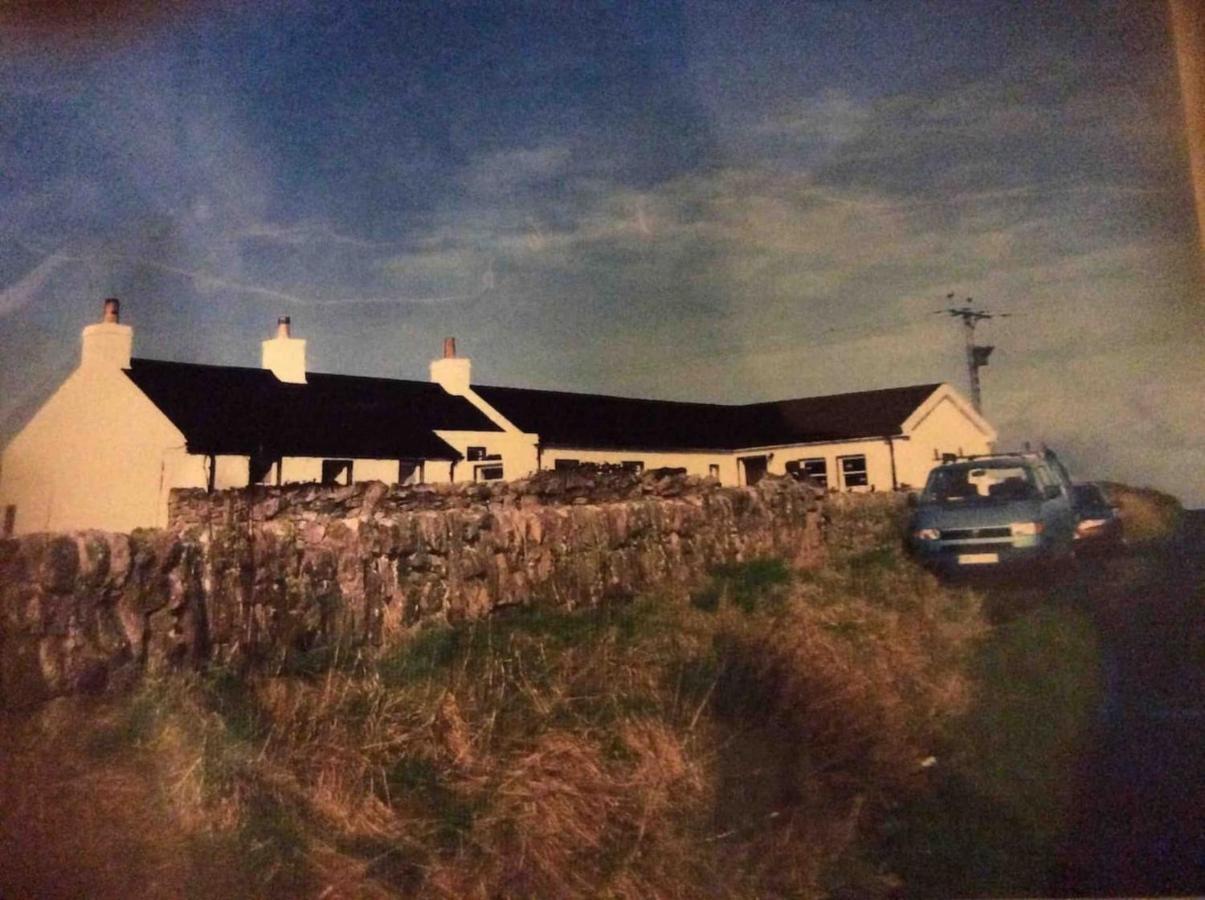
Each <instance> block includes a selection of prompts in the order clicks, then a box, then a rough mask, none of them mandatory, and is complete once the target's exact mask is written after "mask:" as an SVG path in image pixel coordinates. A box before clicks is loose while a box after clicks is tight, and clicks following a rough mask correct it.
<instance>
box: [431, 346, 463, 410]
mask: <svg viewBox="0 0 1205 900" xmlns="http://www.w3.org/2000/svg"><path fill="white" fill-rule="evenodd" d="M471 371H472V361H471V360H469V359H468V358H467V357H463V356H457V355H456V338H454V337H448V338H444V354H443V359H436V360H432V361H431V380H432V381H434V382H435V383H436V384H438V385H439V386H440V387H442V388H443V389H444V390H445V391H447V392H448V393H449V394H457V395H459V396H463V395H465V394H467V393H468V392H469V377H470V375H471Z"/></svg>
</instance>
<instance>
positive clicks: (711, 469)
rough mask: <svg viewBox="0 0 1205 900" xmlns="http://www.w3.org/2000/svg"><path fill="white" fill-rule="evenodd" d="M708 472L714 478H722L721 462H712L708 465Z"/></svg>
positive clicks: (717, 479)
mask: <svg viewBox="0 0 1205 900" xmlns="http://www.w3.org/2000/svg"><path fill="white" fill-rule="evenodd" d="M707 474H708V475H710V476H711V477H712V478H714V479H715V480H716V481H719V480H720V464H719V463H712V464H711V465H709V466H708V467H707Z"/></svg>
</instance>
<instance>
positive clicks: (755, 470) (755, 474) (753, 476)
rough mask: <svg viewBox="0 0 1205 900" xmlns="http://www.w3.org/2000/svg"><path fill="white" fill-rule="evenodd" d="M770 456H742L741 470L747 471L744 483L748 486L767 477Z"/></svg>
mask: <svg viewBox="0 0 1205 900" xmlns="http://www.w3.org/2000/svg"><path fill="white" fill-rule="evenodd" d="M769 461H770V458H769V457H768V456H742V457H740V463H741V470H742V471H743V472H744V473H745V477H744V483H745V485H746V486H748V487H752V486H753V485H755V484H757V483H758V482H759V481H761V480H762V479H763V478H765V477H766V467H767V465H768V464H769Z"/></svg>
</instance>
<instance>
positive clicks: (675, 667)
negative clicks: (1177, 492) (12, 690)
mask: <svg viewBox="0 0 1205 900" xmlns="http://www.w3.org/2000/svg"><path fill="white" fill-rule="evenodd" d="M893 503H894V500H893V498H890V497H885V498H883V500H882V501H881V502H879V503H878V504H871V505H866V506H861V507H855V508H853V509H851V510H850V511H848V513H847V514H844V515H843V516H842V517H841V518H840V519H839V520H837V521H835V522H834V523H833V526H832V527H833V533H832V534H830V540H829V543H828V547H829V559H828V563H827V565H825V566H823V567H821V568H816V569H811V570H807V571H802V572H796V571H793V570H791V569H790V568H789V567H788V566H787V565H786V564H784V563H783V562H782V561H781V560H778V559H774V558H763V559H754V560H749V561H746V562H743V563H739V564H730V565H723V566H718V567H716V568H714V569H713V570H712V571H711V572H710V573H709V574H708V576H707V578H706V580H705V581H704V583H703V584H701V585H699V586H698V588H697V589H696V590H695V591H694V592H693V594H692V595H691V596H690V597H689V599H686V600H679V599H674V598H670V597H661V596H647V597H639V598H636V599H634V600H631V601H614V602H610V603H606V604H603V605H601V606H599V607H597V608H593V609H585V610H580V611H573V612H570V611H564V610H556V609H547V608H533V609H527V608H521V609H512V610H507V611H499V613H498V614H496V615H494V616H492V617H490V618H488V619H484V620H480V621H477V622H472V623H467V624H462V625H457V626H448V625H439V624H432V625H429V626H427V627H423V628H421V629H419V630H417V631H416V632H414V633H413V634H412V635H411V636H410V637H409V639H408V640H407V641H406V642H405V643H404V644H401V645H399V646H396V647H393V648H391V649H389V650H388V651H387V652H384V653H381V654H379V655H377V656H375V657H369V656H365V655H362V654H360V655H357V654H348V653H345V652H337V651H334V650H327V649H326V648H321V647H316V648H306V649H305V650H304V652H302V651H298V653H297V654H295V655H294V657H293V658H291V659H286V660H285V664H284V665H283V666H282V667H281V668H280V669H279V670H277V671H275V672H273V673H272V674H271V675H267V674H258V675H243V674H239V673H233V672H225V671H212V672H209V673H207V674H204V675H198V676H192V677H176V678H169V679H163V680H158V681H148V682H146V683H144V684H143V685H141V686H140V687H139V688H138V689H136V690H135V691H134V692H133V693H131V694H129V695H127V696H124V697H108V698H99V699H98V698H93V699H87V700H85V699H79V700H61V701H55V702H54V703H52V704H50V705H49V706H48V707H47V708H45V709H44V710H42V711H41V712H40V713H39V714H38V715H36V716H32V717H29V718H26V719H23V720H20V721H18V720H12V721H10V722H8V723H6V725H5V726H4V727H3V728H0V752H3V754H4V758H5V763H6V765H5V766H4V767H3V769H2V770H0V826H2V827H0V894H5V895H8V894H12V895H14V896H19V895H30V896H36V895H54V894H60V895H61V894H70V895H79V896H85V895H86V896H94V897H110V896H112V897H118V896H129V895H130V894H131V893H133V892H136V891H141V892H143V893H148V892H149V893H152V894H154V893H155V892H156V891H157V892H158V893H159V894H161V895H165V896H186V897H195V898H199V900H207V898H216V897H240V896H247V897H290V898H292V897H309V896H314V897H317V896H326V897H351V896H355V897H368V898H376V897H395V896H407V897H411V896H413V897H420V898H428V897H429V898H450V897H456V898H460V897H466V898H487V897H488V898H518V897H524V898H526V897H557V898H560V897H566V898H574V897H583V898H584V897H600V896H601V897H641V898H644V897H650V898H679V897H681V898H686V897H697V896H708V897H718V898H728V897H731V898H737V897H741V898H743V897H805V898H806V897H821V896H834V897H859V898H861V897H869V898H875V897H887V896H898V895H900V894H901V893H902V894H904V895H908V896H937V895H941V896H949V895H968V896H970V895H976V894H980V895H982V894H988V893H990V894H1008V893H1017V892H1024V891H1027V890H1030V891H1032V890H1033V889H1034V888H1035V886H1038V888H1039V889H1040V886H1041V884H1042V875H1043V873H1044V872H1045V870H1046V869H1047V867H1048V866H1049V865H1050V864H1051V862H1052V855H1053V853H1054V851H1055V848H1056V847H1057V845H1058V842H1059V839H1060V837H1061V835H1062V834H1063V832H1064V831H1065V828H1066V824H1067V813H1068V802H1069V798H1068V794H1067V791H1068V789H1069V786H1070V778H1069V772H1070V766H1071V762H1072V760H1073V758H1074V756H1075V754H1076V751H1077V750H1078V748H1079V742H1080V741H1082V740H1083V737H1084V735H1085V733H1086V731H1087V728H1088V724H1089V720H1090V716H1091V714H1092V712H1093V711H1094V710H1095V708H1096V705H1097V703H1098V702H1099V696H1098V694H1097V685H1096V659H1097V651H1096V647H1095V643H1094V640H1093V633H1092V630H1091V627H1090V623H1089V622H1088V620H1087V619H1086V618H1085V617H1084V616H1083V615H1082V614H1081V613H1079V612H1076V611H1075V610H1074V609H1071V608H1068V607H1067V606H1064V605H1049V604H1048V605H1042V606H1037V607H1035V608H1031V609H1028V610H1027V611H1025V612H1024V613H1023V614H1018V615H1014V616H1013V617H1011V618H1010V619H1009V620H1008V621H1006V622H1004V623H1002V624H1000V625H997V626H996V627H993V628H989V627H988V625H987V624H986V622H985V620H984V616H983V612H982V609H981V603H980V598H979V597H978V596H977V595H976V594H975V593H974V592H972V591H970V590H969V589H967V588H965V587H960V588H955V587H949V586H943V585H941V584H940V583H938V582H937V581H935V580H934V579H933V578H932V577H931V576H930V575H928V574H926V573H924V572H923V571H921V570H920V569H919V568H917V567H916V566H914V565H913V564H912V563H911V562H910V561H908V560H907V559H906V558H905V557H904V555H903V553H902V551H901V543H900V540H899V515H898V513H899V509H898V504H894V505H893ZM147 885H150V886H152V887H151V889H149V890H148V888H147V887H146V886H147Z"/></svg>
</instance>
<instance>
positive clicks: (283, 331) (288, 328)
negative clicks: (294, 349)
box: [276, 316, 293, 338]
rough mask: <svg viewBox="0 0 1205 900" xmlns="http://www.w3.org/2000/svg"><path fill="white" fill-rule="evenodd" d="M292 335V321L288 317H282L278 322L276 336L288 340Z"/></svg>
mask: <svg viewBox="0 0 1205 900" xmlns="http://www.w3.org/2000/svg"><path fill="white" fill-rule="evenodd" d="M292 333H293V329H292V319H290V318H289V317H288V316H280V317H279V318H278V319H277V320H276V336H277V337H283V338H287V337H291V336H292Z"/></svg>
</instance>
